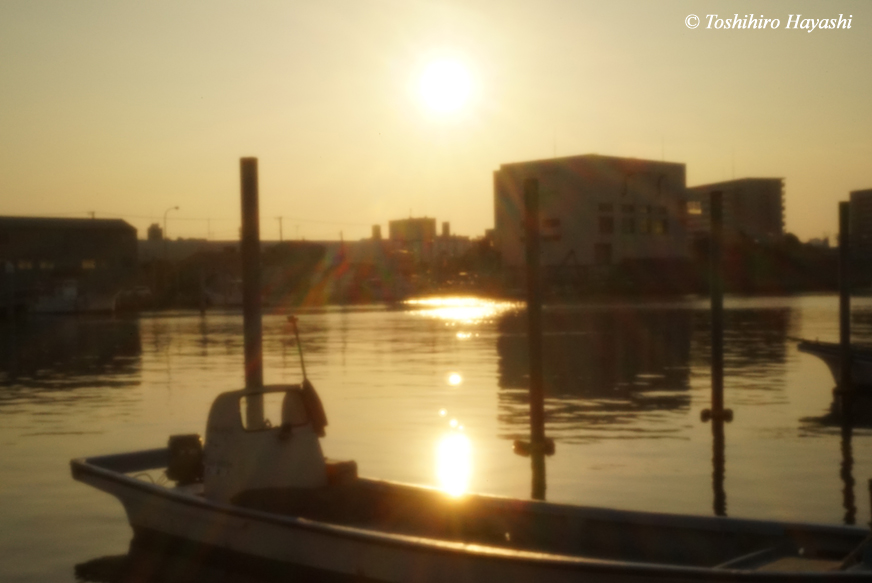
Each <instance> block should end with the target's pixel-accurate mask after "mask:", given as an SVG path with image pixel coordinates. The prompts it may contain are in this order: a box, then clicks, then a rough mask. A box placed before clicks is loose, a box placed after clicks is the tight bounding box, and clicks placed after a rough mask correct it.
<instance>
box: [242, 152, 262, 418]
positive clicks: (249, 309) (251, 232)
mask: <svg viewBox="0 0 872 583" xmlns="http://www.w3.org/2000/svg"><path fill="white" fill-rule="evenodd" d="M240 173H241V182H242V241H241V250H242V314H243V327H244V333H245V388H246V390H247V391H252V392H253V391H258V390H259V389H261V388H262V387H263V347H262V339H261V332H262V330H261V317H260V223H259V216H258V185H257V158H242V159H241V160H240ZM247 403H248V406H247V408H246V411H247V426H248V427H259V426H260V425H261V423H263V400H262V397H261V396H257V397H254V396H249V398H248V399H247Z"/></svg>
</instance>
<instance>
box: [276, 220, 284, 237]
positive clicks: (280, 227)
mask: <svg viewBox="0 0 872 583" xmlns="http://www.w3.org/2000/svg"><path fill="white" fill-rule="evenodd" d="M283 218H284V217H276V220H277V221H278V222H279V243H281V242H282V241H283V240H284V239H283V237H282V219H283Z"/></svg>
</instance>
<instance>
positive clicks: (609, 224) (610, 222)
mask: <svg viewBox="0 0 872 583" xmlns="http://www.w3.org/2000/svg"><path fill="white" fill-rule="evenodd" d="M599 232H600V234H602V235H611V234H612V233H614V232H615V218H614V217H600V218H599Z"/></svg>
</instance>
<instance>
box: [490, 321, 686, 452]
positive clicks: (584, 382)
mask: <svg viewBox="0 0 872 583" xmlns="http://www.w3.org/2000/svg"><path fill="white" fill-rule="evenodd" d="M544 318H545V321H544V323H543V328H544V332H543V338H542V342H543V376H544V385H545V396H546V399H547V405H546V408H547V410H548V424H549V428H550V429H549V432H551V433H552V435H553V436H554V437H559V438H563V439H575V438H577V437H578V436H580V435H581V434H588V433H589V432H591V431H595V432H596V431H601V432H608V431H614V432H620V431H626V430H628V429H629V427H628V425H629V424H630V423H631V422H632V420H633V419H634V418H636V417H638V416H639V415H642V414H644V413H645V412H650V411H661V412H662V411H675V410H680V411H686V410H687V409H688V407H689V405H690V396H689V394H688V392H687V389H688V388H689V375H690V369H689V359H690V340H691V332H692V311H691V310H688V309H644V308H629V307H615V308H611V309H601V308H577V309H561V310H553V311H548V312H546V313H545V314H544ZM499 331H500V335H499V338H498V339H497V353H498V355H499V386H500V393H499V400H500V420H501V422H502V423H504V424H507V425H508V426H509V427H510V428H511V430H512V431H516V432H517V433H518V435H519V436H520V435H521V434H522V432H523V431H524V430H525V429H526V427H527V426H528V424H529V409H528V388H529V376H528V375H529V347H528V343H527V334H526V318H525V317H524V314H523V313H508V314H505V315H504V316H503V317H502V318H501V319H500V321H499ZM643 430H644V429H642V428H638V427H637V428H635V429H632V431H643Z"/></svg>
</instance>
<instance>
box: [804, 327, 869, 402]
mask: <svg viewBox="0 0 872 583" xmlns="http://www.w3.org/2000/svg"><path fill="white" fill-rule="evenodd" d="M797 348H798V349H799V351H800V352H805V353H806V354H813V355H814V356H817V357H818V358H820V359H821V360H823V361H824V363H826V365H827V366H828V367H829V369H830V372H831V373H832V375H833V379H834V380H835V381H836V383H837V384H838V383H839V382H840V381H841V370H842V366H841V354H842V349H841V346H840V345H839V344H838V343H836V342H820V341H818V340H801V339H800V341H799V344H798V345H797ZM851 378H852V380H853V382H854V387H855V388H856V389H859V390H863V391H872V349H869V348H861V347H858V346H851Z"/></svg>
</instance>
